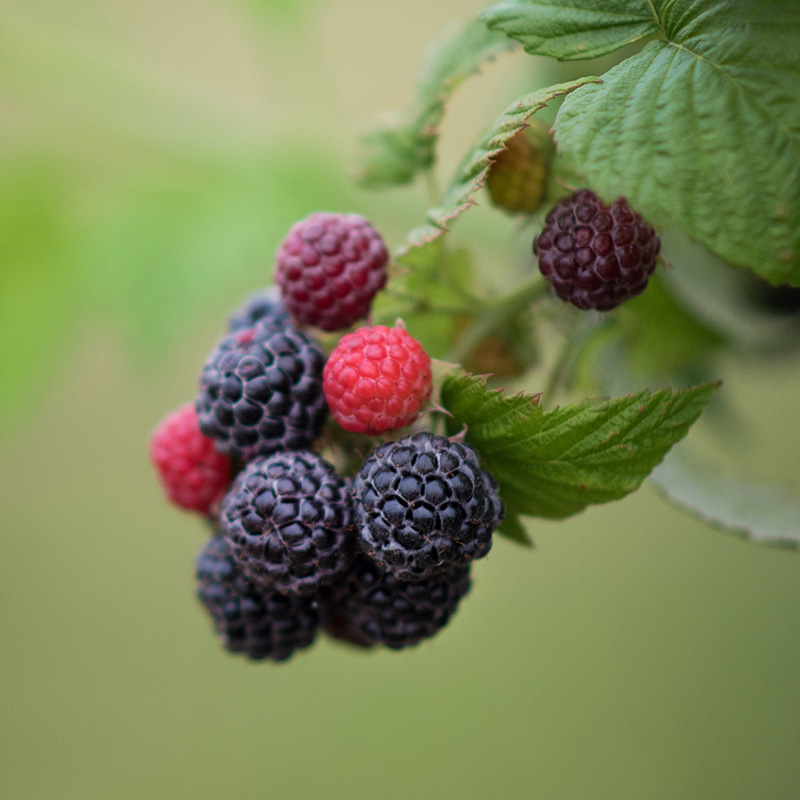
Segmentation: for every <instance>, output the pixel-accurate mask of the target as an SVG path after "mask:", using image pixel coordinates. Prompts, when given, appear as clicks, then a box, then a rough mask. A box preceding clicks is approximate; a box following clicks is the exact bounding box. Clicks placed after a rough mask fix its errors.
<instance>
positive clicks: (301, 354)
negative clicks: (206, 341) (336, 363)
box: [196, 320, 328, 460]
mask: <svg viewBox="0 0 800 800" xmlns="http://www.w3.org/2000/svg"><path fill="white" fill-rule="evenodd" d="M324 366H325V356H324V355H323V354H322V351H321V350H320V349H319V347H318V346H317V345H316V344H315V343H314V342H312V341H311V340H310V339H309V338H308V337H307V336H306V335H305V334H303V333H301V332H300V331H297V330H295V329H294V328H287V329H286V330H282V331H281V330H275V328H273V327H272V325H271V324H270V322H268V321H266V320H262V321H261V322H259V323H257V324H256V325H255V326H254V327H252V328H244V329H242V330H238V331H234V332H232V333H229V334H227V335H226V336H224V337H223V338H222V340H221V341H220V343H219V344H218V346H217V347H216V349H215V350H214V352H213V353H211V355H210V356H209V358H208V361H206V364H205V367H204V368H203V372H202V374H201V376H200V394H199V395H198V398H197V401H196V408H197V414H198V417H199V424H200V430H201V431H202V432H203V434H205V435H206V436H208V437H210V438H211V439H214V441H215V444H216V448H217V450H219V451H220V452H221V453H225V455H230V456H238V457H240V458H243V459H245V460H249V459H251V458H254V457H255V456H259V455H269V454H270V453H274V452H276V451H279V450H299V449H302V448H305V447H308V446H309V445H310V444H311V443H312V442H313V441H314V439H316V438H317V437H318V436H319V434H320V431H321V430H322V425H323V424H324V422H325V416H326V414H327V413H328V407H327V405H326V403H325V396H324V395H323V393H322V370H323V367H324Z"/></svg>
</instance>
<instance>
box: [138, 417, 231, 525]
mask: <svg viewBox="0 0 800 800" xmlns="http://www.w3.org/2000/svg"><path fill="white" fill-rule="evenodd" d="M150 460H151V461H152V463H153V466H155V468H156V469H157V470H158V474H159V477H160V478H161V483H162V485H163V486H164V491H165V492H166V493H167V497H168V498H169V499H170V501H171V502H173V503H175V505H177V506H180V507H181V508H186V509H189V510H191V511H199V512H200V513H201V514H208V513H209V512H211V510H212V509H213V507H214V506H215V504H216V503H217V502H218V501H219V500H221V499H222V497H223V495H224V494H225V492H226V491H227V489H228V486H229V484H230V482H231V465H230V460H229V459H228V458H227V456H223V455H222V454H221V453H218V452H217V451H216V450H215V449H214V443H213V442H212V441H211V439H208V438H207V437H205V436H203V434H202V433H200V428H199V427H198V423H197V412H196V411H195V410H194V405H193V404H191V403H187V404H186V405H184V406H181V407H180V408H179V409H178V410H177V411H173V412H172V413H171V414H169V415H168V416H167V417H166V418H165V419H164V420H162V422H161V423H160V424H159V426H158V427H157V428H156V429H155V431H154V432H153V435H152V437H151V438H150Z"/></svg>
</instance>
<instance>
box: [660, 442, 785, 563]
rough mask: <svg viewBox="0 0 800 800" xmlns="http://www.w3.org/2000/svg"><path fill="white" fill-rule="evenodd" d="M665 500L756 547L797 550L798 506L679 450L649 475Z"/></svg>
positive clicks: (775, 493) (773, 492)
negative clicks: (777, 547) (724, 473)
mask: <svg viewBox="0 0 800 800" xmlns="http://www.w3.org/2000/svg"><path fill="white" fill-rule="evenodd" d="M650 479H651V480H652V481H653V483H654V484H655V485H656V486H657V487H658V489H659V490H660V491H661V492H662V493H663V494H664V495H665V496H666V498H667V499H668V500H670V501H671V502H673V503H675V504H676V505H677V506H679V507H681V508H682V509H684V511H688V512H689V513H691V514H693V515H694V516H697V517H700V518H701V519H702V520H704V521H705V522H708V523H710V524H711V525H714V526H715V527H718V528H720V529H721V530H724V531H726V532H729V533H734V534H737V535H739V536H743V537H745V538H747V539H752V540H753V541H755V542H758V543H761V544H772V545H782V546H787V547H793V548H800V501H798V499H797V498H796V497H789V496H787V495H785V494H781V493H779V492H777V491H775V490H774V489H768V488H765V487H761V486H753V485H752V484H749V483H745V482H744V481H741V480H737V479H736V478H732V477H730V476H728V475H723V474H721V473H719V472H717V471H716V470H714V469H713V468H712V467H710V466H709V465H707V464H704V463H703V462H702V461H701V460H700V459H698V458H697V457H696V456H694V455H692V454H690V453H687V452H686V451H685V450H681V451H679V452H675V453H670V455H669V457H668V458H667V459H665V461H664V463H663V464H661V465H660V466H659V467H658V468H657V469H656V470H655V471H654V472H653V474H652V475H651V476H650Z"/></svg>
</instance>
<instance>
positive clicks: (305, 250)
mask: <svg viewBox="0 0 800 800" xmlns="http://www.w3.org/2000/svg"><path fill="white" fill-rule="evenodd" d="M388 259H389V254H388V253H387V251H386V245H385V244H384V243H383V239H382V238H381V235H380V234H379V233H378V232H377V231H376V230H375V228H373V227H372V225H370V224H369V222H367V220H365V219H364V218H363V217H360V216H358V215H357V214H328V213H325V212H318V213H316V214H312V215H311V216H310V217H307V218H306V219H304V220H302V221H301V222H298V223H296V224H295V225H293V226H292V228H291V230H290V231H289V233H288V235H287V236H286V238H285V239H284V240H283V242H282V244H281V246H280V248H278V254H277V256H276V269H275V282H276V283H277V284H278V286H280V287H281V291H282V292H283V303H284V305H285V306H286V308H287V310H288V311H289V313H290V314H291V315H292V316H293V317H294V318H295V319H297V320H298V321H299V322H301V323H303V324H305V325H315V326H316V327H318V328H322V329H323V330H326V331H335V330H341V329H342V328H349V327H350V326H351V325H352V324H353V323H354V322H356V321H357V320H359V319H362V318H363V317H365V316H366V315H367V312H368V311H369V307H370V304H371V303H372V298H373V297H374V296H375V295H376V294H377V292H378V291H380V289H382V288H383V285H384V284H385V283H386V262H387V261H388Z"/></svg>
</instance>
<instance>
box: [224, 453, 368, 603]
mask: <svg viewBox="0 0 800 800" xmlns="http://www.w3.org/2000/svg"><path fill="white" fill-rule="evenodd" d="M220 524H221V526H222V530H223V532H224V534H225V538H226V539H227V540H228V542H229V544H230V545H231V553H232V555H233V557H234V558H235V559H236V561H237V562H238V563H239V564H240V566H241V567H242V569H243V571H244V573H245V574H246V575H247V576H248V577H249V578H250V579H251V580H254V581H256V582H258V583H260V584H262V585H264V586H268V587H271V588H273V589H275V590H276V591H279V592H291V593H294V594H312V593H314V592H316V591H317V590H318V589H319V588H320V587H321V586H324V585H326V584H330V583H333V582H334V581H335V580H336V579H337V578H339V577H340V576H341V575H343V574H344V573H345V572H346V571H347V570H348V569H349V568H350V565H351V564H352V562H353V553H354V550H355V536H354V534H353V510H352V499H351V497H350V485H349V481H347V480H346V479H345V478H342V477H341V476H340V475H338V474H337V473H336V471H335V470H334V468H333V467H332V466H331V465H330V464H328V462H327V461H324V460H323V459H322V458H320V457H319V456H318V455H317V454H316V453H312V452H310V451H305V452H292V453H275V454H274V455H272V456H269V457H267V458H258V459H255V460H254V461H252V462H251V463H250V464H248V465H247V466H246V467H245V468H244V470H243V471H242V472H241V473H240V474H239V476H238V477H237V479H236V481H235V483H234V485H233V488H232V489H231V491H230V492H229V493H228V494H227V495H226V496H225V500H224V501H223V503H222V511H221V513H220Z"/></svg>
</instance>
